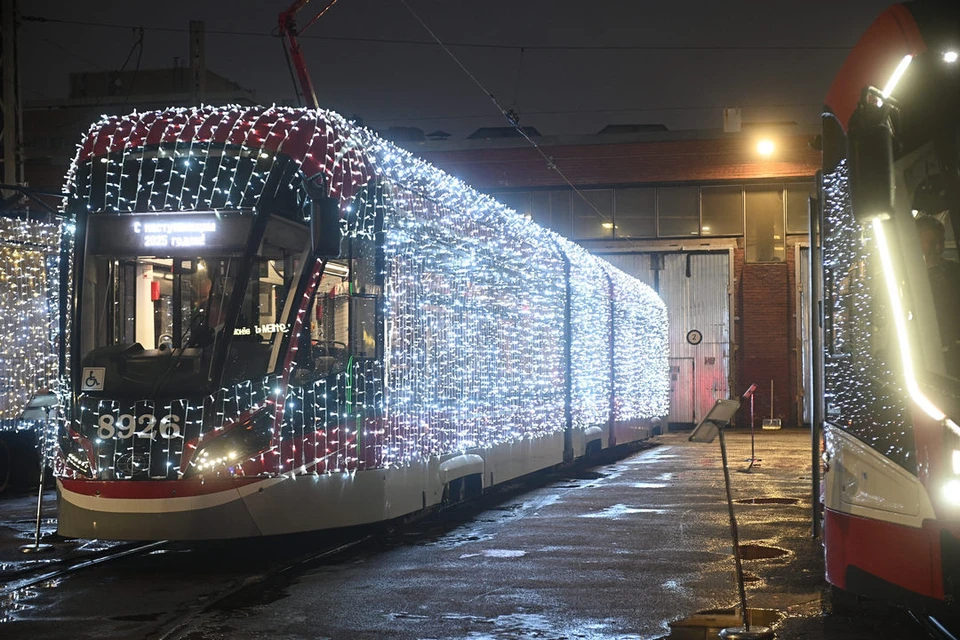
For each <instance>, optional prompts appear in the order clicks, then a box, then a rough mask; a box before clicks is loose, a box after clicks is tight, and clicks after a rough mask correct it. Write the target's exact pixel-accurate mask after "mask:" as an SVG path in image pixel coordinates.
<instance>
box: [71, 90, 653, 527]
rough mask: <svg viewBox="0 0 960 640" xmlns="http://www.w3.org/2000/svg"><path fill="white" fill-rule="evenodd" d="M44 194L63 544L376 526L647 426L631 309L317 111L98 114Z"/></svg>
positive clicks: (646, 352) (403, 157)
mask: <svg viewBox="0 0 960 640" xmlns="http://www.w3.org/2000/svg"><path fill="white" fill-rule="evenodd" d="M65 191H66V195H65V200H64V209H65V212H66V213H67V214H70V215H73V216H75V219H76V237H75V251H74V253H73V264H72V266H71V269H72V274H73V276H72V279H71V283H72V290H71V292H70V293H71V296H70V298H71V301H72V302H71V304H72V309H71V311H72V314H71V317H72V322H71V331H70V337H69V345H70V363H71V365H70V371H71V379H70V381H69V384H70V394H71V396H72V401H71V402H70V403H69V404H70V406H69V410H70V415H69V419H68V420H67V421H66V423H65V424H66V426H65V427H64V430H63V432H62V433H61V434H60V438H59V442H60V455H59V457H58V465H57V476H58V489H59V532H60V533H61V534H63V535H66V536H76V537H97V538H109V539H204V538H207V539H209V538H232V537H246V536H261V535H271V534H282V533H290V532H298V531H308V530H318V529H325V528H333V527H342V526H348V525H354V524H360V523H369V522H375V521H380V520H387V519H391V518H396V517H398V516H403V515H405V514H409V513H412V512H415V511H418V510H422V509H426V508H430V507H432V506H435V505H438V504H440V503H442V502H443V501H444V500H456V499H459V498H461V497H464V496H469V495H472V494H476V493H479V492H480V491H482V490H484V489H486V488H488V487H490V486H492V485H495V484H498V483H502V482H505V481H507V480H511V479H513V478H517V477H519V476H523V475H525V474H528V473H531V472H533V471H536V470H539V469H544V468H547V467H550V466H553V465H557V464H560V463H562V462H564V461H569V460H572V459H574V458H577V457H579V456H583V455H585V454H586V453H588V452H589V451H591V450H593V449H595V448H602V447H608V446H613V445H619V444H623V443H627V442H631V441H635V440H637V439H641V438H646V437H649V436H650V434H651V432H652V431H653V430H654V428H655V419H656V418H659V417H661V416H664V415H665V414H666V413H667V398H668V386H669V382H668V367H667V334H666V328H667V318H666V310H665V307H664V305H663V303H662V301H661V300H660V299H659V297H658V296H657V295H656V293H654V292H653V291H652V290H651V289H650V288H648V287H647V286H646V285H644V284H642V283H640V282H639V281H637V280H635V279H633V278H631V277H629V276H627V275H626V274H624V273H623V272H620V271H618V270H617V269H615V268H614V267H612V266H611V265H609V264H607V263H605V262H604V261H602V260H599V259H597V258H594V257H593V256H591V255H589V254H588V253H587V252H586V251H584V250H583V249H581V248H580V247H578V246H576V245H574V244H572V243H570V242H568V241H566V240H564V239H562V238H561V237H559V236H557V235H556V234H554V233H552V232H550V231H548V230H545V229H543V228H541V227H539V226H537V225H536V224H534V223H533V222H531V221H529V220H527V219H525V218H524V217H523V216H520V215H519V214H517V213H516V212H514V211H512V210H510V209H508V208H506V207H504V206H503V205H500V204H499V203H497V202H496V201H494V200H493V199H491V198H489V197H487V196H484V195H482V194H480V193H477V192H476V191H474V190H472V189H471V188H469V187H468V186H466V185H465V184H463V183H462V182H460V181H458V180H457V179H455V178H453V177H451V176H449V175H446V174H444V173H442V172H441V171H439V170H437V169H435V168H433V167H431V166H429V165H427V164H426V163H423V162H422V161H419V160H417V159H415V158H414V157H412V156H411V155H410V154H408V153H406V152H405V151H402V150H400V149H398V148H396V147H394V146H392V145H391V144H389V143H387V142H385V141H383V140H381V139H379V138H378V137H377V136H375V135H374V134H372V133H371V132H369V131H367V130H365V129H362V128H358V127H354V126H352V125H351V124H350V123H348V122H347V121H345V120H344V119H343V118H341V117H340V116H338V115H337V114H334V113H331V112H326V111H318V110H310V109H287V108H278V107H271V108H263V107H258V108H243V107H228V108H213V107H203V108H191V109H170V110H166V111H158V112H148V113H134V114H131V115H127V116H123V117H107V118H105V119H103V120H102V121H100V122H99V123H97V124H95V125H94V126H93V127H92V128H91V129H90V131H89V133H88V134H87V135H86V137H85V138H84V140H83V142H82V145H81V147H80V149H79V151H78V154H77V157H76V160H75V162H74V164H73V166H72V167H71V170H70V173H69V174H68V178H67V184H66V187H65Z"/></svg>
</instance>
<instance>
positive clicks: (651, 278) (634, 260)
mask: <svg viewBox="0 0 960 640" xmlns="http://www.w3.org/2000/svg"><path fill="white" fill-rule="evenodd" d="M601 257H602V258H603V259H604V260H606V261H607V262H609V263H610V264H612V265H613V266H615V267H616V268H617V269H620V270H621V271H623V272H624V273H629V274H630V275H632V276H633V277H634V278H636V279H637V280H639V281H640V282H643V283H644V284H647V285H650V286H651V287H652V288H653V290H654V291H656V289H657V285H656V282H655V274H654V270H653V269H652V268H651V260H652V258H653V257H652V256H651V255H650V254H649V253H624V254H610V255H604V256H601Z"/></svg>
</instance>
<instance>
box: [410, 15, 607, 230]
mask: <svg viewBox="0 0 960 640" xmlns="http://www.w3.org/2000/svg"><path fill="white" fill-rule="evenodd" d="M400 4H402V5H403V6H404V7H406V8H407V11H409V12H410V14H411V15H413V17H414V18H416V19H417V22H419V23H420V24H421V25H422V26H423V28H424V29H426V31H427V33H429V34H430V36H431V37H432V38H433V39H434V40H436V42H437V44H438V45H440V47H441V48H442V49H443V50H444V51H445V52H446V53H447V55H448V56H450V57H451V58H453V61H454V62H456V63H457V66H459V67H460V68H461V69H462V70H463V72H464V73H466V74H467V76H468V77H469V78H470V79H471V80H473V82H474V84H476V85H477V86H478V87H479V88H480V90H481V91H483V93H484V94H485V95H486V96H487V97H488V98H490V100H491V102H493V104H494V106H496V107H497V109H498V110H499V111H500V113H502V114H503V117H504V118H506V119H507V122H509V123H510V124H511V126H513V128H514V129H516V130H517V132H518V133H519V134H520V135H521V136H522V137H523V138H524V139H525V140H526V141H527V142H529V143H530V144H531V145H532V146H533V148H534V149H535V150H536V151H537V153H539V154H540V156H541V157H542V158H543V159H544V160H545V161H546V163H547V167H549V168H550V169H553V170H554V171H556V172H557V175H558V176H560V178H561V179H562V180H563V181H564V182H566V183H567V186H569V187H570V188H571V189H572V190H573V192H574V193H576V194H577V195H578V196H580V199H581V200H583V201H584V202H586V203H587V205H588V206H589V207H590V208H591V209H593V210H594V211H595V212H596V213H597V215H598V216H599V217H600V219H601V220H603V221H604V222H612V221H611V220H609V219H608V218H607V216H606V215H604V213H603V212H602V211H600V209H599V208H598V207H597V205H595V204H594V203H592V202H590V200H589V199H588V198H587V196H586V195H584V194H583V192H582V191H580V190H579V189H577V187H576V186H575V185H574V184H573V183H572V182H571V181H570V179H569V178H567V176H566V175H564V173H563V171H561V170H560V167H558V166H557V165H556V164H554V162H553V158H551V157H550V156H548V155H547V154H546V153H544V151H543V149H541V148H540V145H538V144H537V143H536V141H535V140H534V139H533V138H531V137H530V136H529V135H527V132H526V131H524V130H523V127H521V126H520V123H519V122H518V120H517V117H516V114H514V113H513V112H509V111H507V110H506V109H504V108H503V107H502V106H501V105H500V103H499V102H498V101H497V99H496V98H495V97H494V95H493V94H492V93H490V92H489V91H487V89H486V87H484V86H483V83H481V82H480V80H478V79H477V77H476V76H474V75H473V74H472V73H470V70H469V69H467V67H466V66H464V64H463V63H462V62H460V60H459V58H457V56H455V55H454V53H453V52H452V51H450V49H448V48H447V46H446V45H445V44H444V43H443V41H442V40H440V38H439V37H438V36H437V34H435V33H434V32H433V30H432V29H430V27H429V26H427V23H426V22H424V21H423V18H421V17H420V16H419V15H418V14H417V12H416V11H414V10H413V8H412V7H411V6H410V5H409V4H407V0H400Z"/></svg>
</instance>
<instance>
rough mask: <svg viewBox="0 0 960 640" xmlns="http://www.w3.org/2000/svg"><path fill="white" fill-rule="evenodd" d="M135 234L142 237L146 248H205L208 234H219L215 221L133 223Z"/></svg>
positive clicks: (137, 221)
mask: <svg viewBox="0 0 960 640" xmlns="http://www.w3.org/2000/svg"><path fill="white" fill-rule="evenodd" d="M133 232H134V233H136V234H139V235H141V237H142V238H143V241H142V243H141V246H143V247H144V248H148V247H149V248H157V247H205V246H207V234H214V233H216V232H217V223H216V221H215V220H177V221H160V222H141V221H140V220H135V221H134V222H133Z"/></svg>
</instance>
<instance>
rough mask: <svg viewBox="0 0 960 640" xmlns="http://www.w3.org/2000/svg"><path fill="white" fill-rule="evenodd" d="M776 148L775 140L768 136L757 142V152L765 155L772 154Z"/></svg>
mask: <svg viewBox="0 0 960 640" xmlns="http://www.w3.org/2000/svg"><path fill="white" fill-rule="evenodd" d="M775 150H776V145H774V144H773V140H770V139H768V138H764V139H763V140H761V141H760V142H758V143H757V153H759V154H760V155H762V156H764V157H768V156H772V155H773V152H774V151H775Z"/></svg>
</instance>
